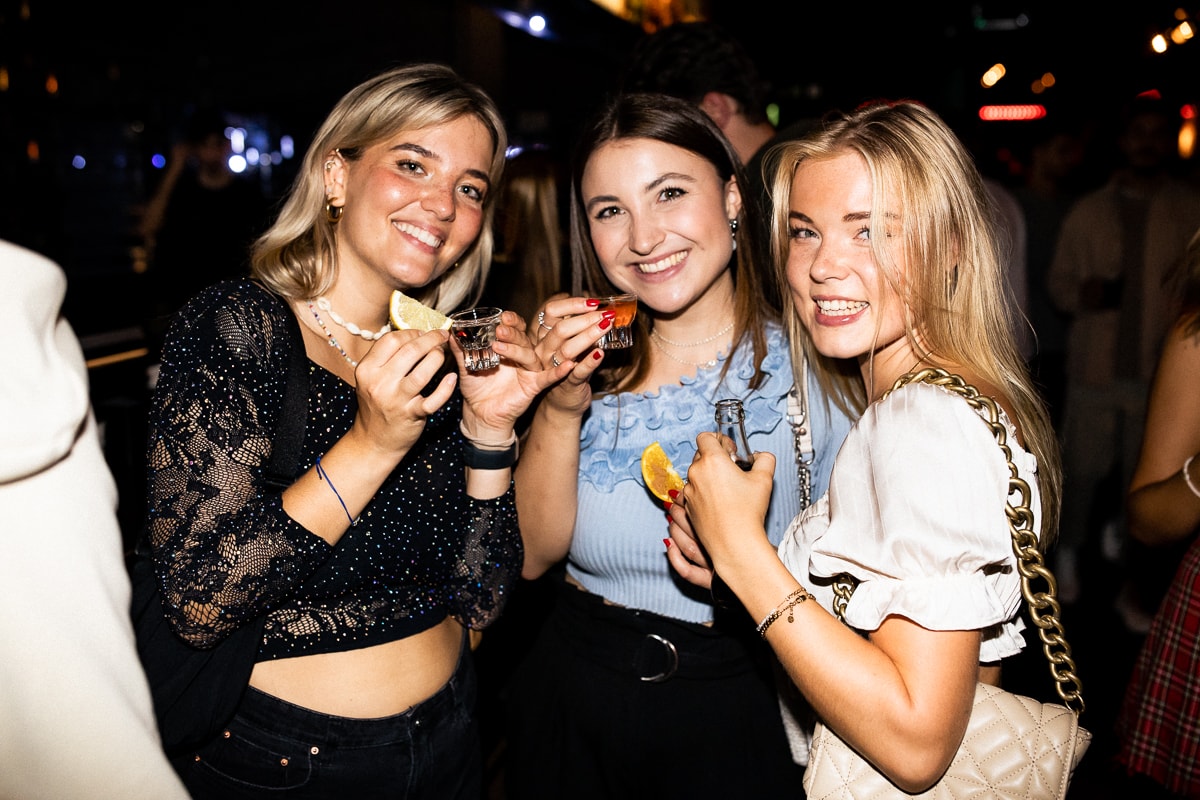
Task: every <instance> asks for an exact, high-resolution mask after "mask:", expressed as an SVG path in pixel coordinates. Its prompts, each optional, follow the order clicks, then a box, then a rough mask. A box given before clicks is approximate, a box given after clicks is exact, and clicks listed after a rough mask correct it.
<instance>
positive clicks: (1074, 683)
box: [833, 369, 1084, 714]
mask: <svg viewBox="0 0 1200 800" xmlns="http://www.w3.org/2000/svg"><path fill="white" fill-rule="evenodd" d="M909 383H931V384H933V385H935V386H941V387H943V388H945V389H948V390H950V391H952V392H954V393H955V394H958V395H960V396H961V397H962V398H963V399H965V400H966V401H967V402H968V403H970V404H971V407H972V408H974V409H976V410H978V409H983V410H984V412H985V413H986V414H987V420H986V422H987V424H988V427H989V428H991V430H992V434H993V435H994V436H995V437H996V444H998V445H1000V450H1001V451H1003V453H1004V458H1005V460H1006V461H1007V462H1008V471H1009V479H1008V493H1009V496H1010V497H1011V496H1012V495H1013V494H1020V496H1021V502H1020V504H1019V505H1016V506H1014V505H1013V504H1012V502H1011V501H1009V503H1008V507H1007V508H1006V509H1005V513H1006V514H1007V515H1008V527H1009V530H1010V531H1011V532H1012V544H1013V553H1014V554H1015V555H1016V556H1017V571H1018V572H1019V573H1020V575H1021V594H1022V596H1024V598H1025V602H1026V603H1028V604H1029V615H1030V618H1031V619H1032V620H1033V624H1034V625H1035V626H1036V627H1037V631H1038V636H1039V637H1040V638H1041V640H1042V652H1043V653H1045V655H1046V660H1047V661H1048V662H1049V663H1050V674H1051V675H1052V676H1053V678H1054V688H1055V689H1056V690H1057V691H1058V696H1059V697H1061V698H1062V700H1063V703H1065V704H1066V706H1067V708H1069V709H1071V710H1072V711H1074V712H1075V713H1076V714H1079V713H1082V712H1083V709H1084V702H1083V695H1082V692H1083V683H1082V682H1081V681H1080V680H1079V676H1078V675H1076V674H1075V661H1074V659H1072V658H1071V646H1070V645H1069V644H1067V640H1066V636H1065V634H1064V632H1063V626H1062V621H1061V620H1060V619H1059V616H1060V614H1061V613H1062V608H1061V607H1060V606H1059V604H1058V583H1057V582H1056V581H1055V579H1054V573H1052V572H1051V571H1050V569H1049V568H1048V567H1047V566H1046V563H1045V559H1044V558H1043V557H1042V554H1041V552H1040V551H1039V550H1038V549H1037V536H1036V534H1034V532H1033V512H1032V511H1031V510H1030V509H1029V499H1030V489H1029V484H1028V483H1026V482H1025V481H1024V480H1022V479H1021V478H1020V477H1018V475H1017V467H1016V465H1015V464H1014V463H1013V460H1012V449H1011V448H1010V447H1009V446H1008V430H1007V429H1006V428H1005V427H1004V423H1003V422H1001V420H1000V410H999V407H998V406H997V405H996V401H995V400H993V399H992V398H990V397H987V396H985V395H981V394H980V393H979V390H977V389H976V388H975V387H974V386H971V385H970V384H968V383H966V382H965V381H963V379H962V378H961V377H959V376H958V375H953V374H951V373H949V372H946V371H945V370H943V369H923V370H921V371H920V372H909V373H907V374H906V375H902V376H900V378H898V379H897V380H896V382H895V383H894V384H892V388H891V389H889V390H888V391H887V392H885V393H884V394H883V397H887V396H888V395H889V394H891V393H892V392H894V391H896V390H897V389H899V388H900V387H901V386H904V385H906V384H909ZM880 399H882V398H880ZM1034 578H1041V579H1042V580H1044V581H1045V582H1046V591H1044V592H1035V591H1034V590H1033V580H1034ZM854 587H855V583H854V579H853V578H852V577H851V576H850V575H847V574H845V573H843V574H842V575H839V576H838V577H837V578H836V579H835V581H834V584H833V592H834V600H833V608H834V611H835V612H836V613H837V615H838V618H839V619H841V620H842V621H843V622H844V621H845V614H846V604H847V603H848V602H849V600H850V595H852V594H853V593H854ZM1068 684H1069V685H1068Z"/></svg>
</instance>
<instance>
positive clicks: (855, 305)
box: [787, 151, 916, 396]
mask: <svg viewBox="0 0 1200 800" xmlns="http://www.w3.org/2000/svg"><path fill="white" fill-rule="evenodd" d="M871 205H872V186H871V175H870V173H869V171H868V170H867V165H866V162H864V161H863V159H862V158H861V157H860V156H859V155H858V154H856V153H853V152H849V151H843V152H842V153H841V154H839V155H836V156H833V157H830V158H820V159H815V160H814V159H808V160H805V161H802V162H800V166H798V167H797V168H796V172H795V176H794V179H793V181H792V189H791V195H790V198H789V204H788V258H787V278H788V285H789V287H790V288H791V292H792V297H793V300H794V301H795V305H796V311H797V313H798V314H799V316H800V320H801V322H803V324H804V327H805V328H806V329H807V330H808V331H809V334H810V335H811V337H812V340H813V345H814V346H815V347H816V349H817V350H818V351H819V352H820V353H821V354H822V355H825V356H829V357H832V358H853V359H856V360H858V362H859V366H860V368H861V369H862V371H863V377H864V380H869V375H870V369H871V361H872V359H874V365H873V366H874V385H875V386H882V385H890V383H891V381H892V380H894V379H895V378H896V377H899V376H900V375H901V374H903V373H904V372H905V371H906V370H907V369H908V368H910V367H911V366H912V363H913V361H915V360H916V356H915V355H914V354H913V350H912V347H911V346H910V344H909V342H908V339H907V337H906V335H905V308H904V304H903V302H902V300H901V298H900V297H899V296H898V295H897V294H896V292H895V291H894V290H893V289H892V288H891V287H890V286H889V285H888V284H887V283H886V281H885V280H884V278H883V275H882V273H881V271H880V268H879V265H878V264H877V262H876V259H875V254H874V252H873V250H872V238H874V239H875V240H876V242H877V243H879V240H880V237H885V238H884V239H883V244H884V246H885V247H887V248H888V251H889V253H890V255H891V258H892V259H893V261H894V262H895V263H896V266H897V270H898V274H899V277H900V278H901V279H903V276H904V271H905V259H904V254H903V247H902V245H901V241H902V238H901V221H900V220H899V219H896V218H894V217H893V218H889V219H888V221H887V226H888V227H887V230H873V229H872V228H871ZM867 388H868V391H869V392H870V393H871V394H872V396H873V395H874V394H875V392H874V391H873V390H872V386H871V383H868V384H867Z"/></svg>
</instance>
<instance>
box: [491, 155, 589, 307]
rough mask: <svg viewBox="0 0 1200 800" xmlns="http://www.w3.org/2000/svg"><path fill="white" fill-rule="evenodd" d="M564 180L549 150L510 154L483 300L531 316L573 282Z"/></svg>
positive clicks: (558, 165) (496, 218)
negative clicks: (563, 203)
mask: <svg viewBox="0 0 1200 800" xmlns="http://www.w3.org/2000/svg"><path fill="white" fill-rule="evenodd" d="M562 180H563V175H562V167H561V165H560V163H559V159H558V158H557V157H556V156H555V154H554V153H553V152H551V151H550V150H547V149H545V148H524V149H522V150H520V151H518V152H516V153H514V154H513V155H512V156H510V157H509V159H508V164H507V165H506V166H505V168H504V179H503V181H502V182H501V184H500V188H499V189H498V190H497V196H496V211H495V222H494V228H495V231H496V237H495V238H496V244H495V249H494V251H493V253H492V268H491V271H489V272H488V280H487V285H486V286H485V287H484V291H483V297H482V299H481V300H480V302H481V303H482V304H484V305H491V306H497V307H499V308H507V309H509V310H511V311H515V312H516V313H518V314H520V315H521V318H522V319H525V320H530V319H533V316H534V314H536V313H537V310H538V308H540V307H541V305H542V302H543V301H545V300H546V298H548V297H549V296H550V295H552V294H554V293H555V292H558V291H561V290H563V289H564V288H566V286H567V285H568V283H569V279H568V276H567V275H566V273H565V270H564V264H566V261H567V259H566V258H565V255H566V232H565V230H564V227H563V224H562V219H563V214H562V208H561V206H560V198H561V197H562V193H561V192H560V186H561V183H562Z"/></svg>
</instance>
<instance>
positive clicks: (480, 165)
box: [325, 115, 495, 291]
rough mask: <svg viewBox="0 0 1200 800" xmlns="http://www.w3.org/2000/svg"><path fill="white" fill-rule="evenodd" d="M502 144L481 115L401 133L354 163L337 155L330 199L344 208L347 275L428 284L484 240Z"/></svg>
mask: <svg viewBox="0 0 1200 800" xmlns="http://www.w3.org/2000/svg"><path fill="white" fill-rule="evenodd" d="M494 146H495V145H494V143H493V141H492V137H491V135H490V134H489V133H488V130H487V128H486V127H485V126H484V125H483V123H482V122H480V121H479V120H478V119H476V118H475V117H474V116H471V115H466V116H462V117H459V118H457V119H455V120H452V121H450V122H446V123H443V124H440V125H433V126H431V127H428V128H421V129H419V130H408V131H401V132H399V133H397V134H396V135H395V136H392V137H391V138H389V139H388V140H387V141H385V142H382V143H379V144H376V145H374V146H372V147H369V148H366V149H364V150H363V152H362V156H361V158H358V159H355V160H354V161H348V160H345V159H342V158H341V157H340V156H338V155H337V154H332V155H331V156H330V159H329V160H330V162H331V163H332V166H331V167H330V168H329V169H328V170H327V173H326V179H325V189H326V195H327V196H328V197H329V198H330V200H331V202H332V203H333V204H334V205H337V206H343V214H342V218H341V220H340V221H339V223H338V226H337V257H338V267H339V270H340V275H341V276H342V277H344V278H352V279H354V280H357V281H369V280H372V279H374V280H376V281H378V282H380V283H382V284H385V285H386V287H387V289H388V290H389V291H390V290H391V289H412V288H414V287H420V286H425V285H426V284H428V283H430V282H431V281H433V280H435V279H437V278H438V277H439V276H441V275H442V274H443V273H445V272H446V270H448V269H450V267H452V266H453V265H454V263H455V262H456V261H457V260H458V259H459V257H460V256H461V255H462V254H463V253H464V252H465V251H466V250H467V249H468V248H470V246H471V245H472V244H473V243H474V242H475V240H476V238H477V237H478V236H479V233H480V230H481V228H482V225H483V219H484V198H485V197H486V195H487V193H488V192H489V191H490V190H491V186H490V183H489V180H488V172H489V169H490V168H491V164H492V154H493V148H494Z"/></svg>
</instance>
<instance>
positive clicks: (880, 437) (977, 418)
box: [779, 383, 1041, 663]
mask: <svg viewBox="0 0 1200 800" xmlns="http://www.w3.org/2000/svg"><path fill="white" fill-rule="evenodd" d="M981 415H982V412H976V411H975V410H974V409H973V408H972V407H971V406H970V405H969V404H968V403H967V402H966V401H965V400H964V399H963V398H962V397H960V396H958V395H956V394H954V393H953V392H951V391H950V390H948V389H944V388H942V387H939V386H934V385H931V384H924V383H918V384H908V385H906V386H904V387H902V388H900V389H898V390H896V391H894V392H893V393H892V394H890V395H889V396H887V397H886V398H884V399H883V400H882V401H880V402H877V403H874V404H872V405H871V406H870V407H869V408H868V409H867V411H866V412H865V413H864V414H863V416H862V418H861V419H860V420H859V421H858V422H857V423H856V425H855V426H854V428H853V429H852V430H851V432H850V434H849V436H848V437H847V438H846V441H845V443H844V444H843V445H842V449H841V451H840V452H839V453H838V457H837V460H836V461H835V462H834V466H833V474H832V476H831V478H830V485H829V492H828V493H827V494H826V495H825V496H824V497H822V498H821V499H820V500H818V501H817V502H816V503H814V504H813V505H812V506H810V507H809V508H808V509H807V510H806V511H805V512H804V513H802V514H801V515H800V516H798V517H797V518H796V519H795V520H794V521H793V522H792V524H791V526H790V527H789V529H788V531H787V533H786V535H785V536H784V539H783V542H782V543H781V544H780V546H779V554H780V557H781V558H782V559H783V561H784V563H785V564H786V565H787V566H788V569H789V570H791V572H792V574H793V575H795V576H796V577H797V579H798V580H799V581H800V582H801V583H802V584H803V585H804V586H805V587H807V588H808V589H809V591H811V592H812V593H813V594H814V595H815V597H816V599H817V600H818V601H819V602H820V603H821V605H823V606H824V607H825V608H827V609H831V610H832V606H833V591H832V588H831V585H830V584H831V581H830V579H831V578H832V577H833V576H836V575H838V574H839V573H843V572H847V573H850V574H851V575H853V576H854V577H855V578H857V579H858V581H859V584H858V587H857V588H856V590H855V592H854V595H853V596H852V598H851V599H850V602H849V604H848V605H847V608H846V621H847V622H848V623H849V624H850V625H851V626H853V627H854V628H857V629H859V630H866V631H870V630H874V629H876V628H878V627H879V625H880V624H881V623H882V621H883V619H884V618H885V617H887V616H888V615H890V614H895V615H898V616H902V617H905V618H907V619H910V620H912V621H913V622H916V623H917V624H919V625H921V626H922V627H924V628H928V629H930V630H983V631H984V636H983V642H982V646H981V649H980V661H981V662H984V663H986V662H993V661H999V660H1000V659H1002V658H1005V657H1008V656H1012V655H1015V654H1016V653H1018V652H1020V650H1021V649H1023V648H1024V646H1025V640H1024V637H1023V636H1022V633H1021V631H1022V630H1023V629H1024V627H1025V624H1024V622H1023V620H1022V618H1021V617H1020V615H1019V612H1020V610H1021V602H1022V600H1021V587H1020V576H1019V574H1018V572H1017V564H1016V557H1015V556H1014V554H1013V547H1012V536H1011V533H1010V531H1009V525H1008V519H1007V517H1006V515H1005V504H1006V501H1007V500H1008V498H1007V497H1006V494H1007V490H1008V480H1009V470H1008V465H1007V462H1006V461H1005V459H1004V456H1003V453H1002V451H1001V450H1000V447H999V446H998V445H997V444H996V440H995V437H994V436H993V435H992V432H991V429H990V428H989V427H988V426H987V425H986V424H984V423H983V422H982V421H981ZM1001 419H1002V420H1003V422H1004V424H1005V426H1006V427H1007V428H1008V443H1009V446H1010V448H1011V449H1012V457H1013V463H1014V464H1015V465H1016V466H1017V470H1018V474H1019V476H1020V477H1021V478H1022V479H1024V480H1025V481H1026V482H1028V483H1029V486H1030V490H1031V495H1030V507H1031V509H1032V511H1033V515H1034V528H1035V530H1037V531H1039V532H1040V525H1041V513H1040V512H1041V505H1040V494H1039V491H1038V485H1037V478H1036V472H1037V461H1036V459H1035V457H1034V456H1033V455H1032V454H1031V453H1029V452H1027V451H1025V450H1023V449H1021V447H1020V446H1019V445H1018V444H1017V441H1016V434H1015V431H1014V429H1013V427H1012V425H1011V423H1010V422H1009V421H1008V418H1007V416H1005V415H1004V414H1003V411H1002V412H1001ZM1012 499H1013V500H1014V501H1016V502H1019V500H1020V498H1019V497H1014V498H1012Z"/></svg>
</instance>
